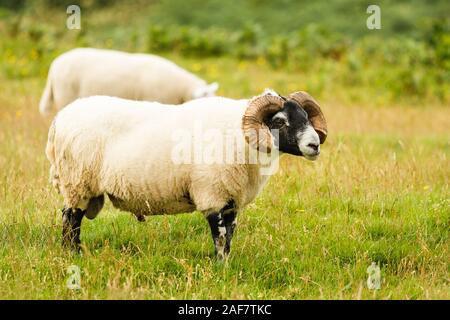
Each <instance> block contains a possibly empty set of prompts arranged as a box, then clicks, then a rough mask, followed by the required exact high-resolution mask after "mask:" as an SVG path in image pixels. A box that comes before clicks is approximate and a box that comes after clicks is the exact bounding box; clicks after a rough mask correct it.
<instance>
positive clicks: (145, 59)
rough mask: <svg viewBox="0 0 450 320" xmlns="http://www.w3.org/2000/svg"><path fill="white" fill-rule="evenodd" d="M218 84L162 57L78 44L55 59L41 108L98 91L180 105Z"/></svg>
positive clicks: (42, 110) (59, 105) (46, 110)
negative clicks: (205, 79)
mask: <svg viewBox="0 0 450 320" xmlns="http://www.w3.org/2000/svg"><path fill="white" fill-rule="evenodd" d="M217 89H218V84H217V83H216V82H214V83H211V84H209V85H208V84H207V83H206V82H205V81H204V80H202V79H200V78H198V77H197V76H195V75H194V74H192V73H190V72H188V71H186V70H184V69H182V68H181V67H179V66H177V65H176V64H175V63H173V62H171V61H169V60H166V59H164V58H162V57H158V56H155V55H149V54H138V53H133V54H132V53H126V52H120V51H114V50H101V49H93V48H78V49H73V50H70V51H68V52H66V53H64V54H62V55H60V56H59V57H57V58H56V59H55V60H54V61H53V62H52V64H51V66H50V69H49V73H48V78H47V84H46V86H45V89H44V92H43V94H42V97H41V101H40V103H39V111H40V113H41V114H42V115H48V114H50V112H51V110H52V107H54V108H56V110H60V109H62V108H63V107H65V106H66V105H67V104H69V103H70V102H72V101H74V100H76V99H77V98H81V97H89V96H95V95H107V96H114V97H120V98H125V99H131V100H145V101H157V102H161V103H167V104H180V103H183V102H186V101H189V100H191V99H196V98H201V97H206V96H213V95H214V94H215V92H216V90H217Z"/></svg>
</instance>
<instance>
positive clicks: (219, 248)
mask: <svg viewBox="0 0 450 320" xmlns="http://www.w3.org/2000/svg"><path fill="white" fill-rule="evenodd" d="M207 219H208V223H209V226H210V228H211V234H212V237H213V241H214V247H215V254H216V256H217V258H218V259H219V260H223V259H224V258H225V257H226V256H227V255H228V254H229V253H230V249H231V239H232V237H233V233H234V229H235V228H236V210H235V207H234V202H230V203H228V204H227V205H226V206H225V207H224V208H222V209H221V210H220V211H219V212H212V213H210V214H209V215H208V216H207Z"/></svg>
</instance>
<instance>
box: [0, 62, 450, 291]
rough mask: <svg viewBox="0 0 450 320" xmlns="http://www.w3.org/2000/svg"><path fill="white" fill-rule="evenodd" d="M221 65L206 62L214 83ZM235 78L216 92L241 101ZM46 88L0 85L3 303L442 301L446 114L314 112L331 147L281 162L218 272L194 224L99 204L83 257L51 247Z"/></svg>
mask: <svg viewBox="0 0 450 320" xmlns="http://www.w3.org/2000/svg"><path fill="white" fill-rule="evenodd" d="M179 59H180V61H183V60H182V59H181V58H179ZM184 63H185V64H187V65H189V64H191V63H192V61H184ZM211 63H212V61H211ZM230 63H231V62H230V61H228V60H225V61H221V60H217V59H214V66H215V67H216V68H218V72H220V73H223V74H224V73H225V69H228V68H229V66H230ZM237 63H238V62H236V64H237ZM205 64H206V65H208V61H206V62H205ZM253 67H254V66H252V65H251V64H250V66H249V70H252V69H253ZM255 69H258V70H259V72H264V71H267V72H269V70H264V68H263V69H261V67H260V66H259V67H258V68H256V67H255ZM234 70H236V71H235V72H234V73H233V74H234V75H233V76H231V77H230V78H227V77H225V79H226V81H224V83H223V87H222V93H223V94H225V95H230V96H237V95H240V94H243V95H249V94H250V91H249V90H246V89H242V88H240V89H236V88H238V87H239V86H238V84H239V82H240V81H241V79H252V78H253V77H252V74H251V73H248V72H243V71H242V72H240V71H239V68H237V67H236V66H235V68H234ZM269 82H270V81H269ZM269 84H270V83H269ZM43 85H44V82H43V79H28V80H17V81H11V80H8V81H5V80H4V81H2V83H1V87H2V89H3V90H2V91H1V93H0V127H1V131H0V166H1V168H2V170H1V183H0V186H1V190H0V194H1V201H0V219H1V227H0V242H1V243H2V244H3V245H2V246H1V247H0V297H1V298H282V299H284V298H383V299H384V298H449V297H450V296H449V290H448V280H449V279H448V257H449V242H448V227H449V219H450V209H449V207H450V201H449V190H448V178H449V169H450V166H449V161H448V157H449V152H450V146H449V131H448V128H449V127H450V119H449V118H448V109H447V108H446V107H440V106H429V107H428V108H408V107H406V106H393V107H386V108H376V109H375V108H361V107H359V106H353V107H352V106H341V105H339V104H338V103H336V102H334V101H322V104H323V109H324V112H325V114H326V116H327V118H328V120H329V126H330V137H329V140H327V143H326V144H325V145H324V146H323V152H322V155H321V158H320V159H319V160H318V161H317V162H314V163H311V162H308V161H306V160H303V159H299V158H295V157H291V156H285V157H284V158H283V159H282V162H281V170H280V172H279V173H278V174H277V175H276V176H274V177H272V179H271V180H270V183H269V185H268V186H267V187H266V189H265V190H264V192H263V193H262V194H261V195H260V197H259V198H258V199H257V201H256V202H255V203H254V204H252V205H251V206H250V207H249V208H248V209H247V210H245V211H244V212H243V214H242V215H241V217H240V219H239V226H238V232H237V234H236V236H235V241H234V247H233V252H232V256H231V258H230V259H229V261H228V262H227V263H226V264H219V263H217V262H216V261H215V260H214V259H213V255H212V253H213V247H212V241H211V239H210V234H209V229H208V226H207V223H206V221H204V219H203V217H202V216H201V215H200V214H198V213H196V214H190V215H188V214H186V215H179V216H162V217H152V218H150V219H148V221H147V222H146V223H144V224H141V223H138V222H136V221H135V219H134V218H133V217H132V216H131V215H129V214H127V213H123V212H119V211H117V210H115V209H113V208H112V207H111V206H110V205H108V206H107V208H106V210H104V211H103V212H102V214H101V215H100V216H99V217H98V218H97V219H96V220H94V221H84V223H83V231H82V239H83V242H84V244H85V245H86V253H85V255H84V256H82V257H80V256H73V255H70V254H68V253H67V252H64V251H63V250H62V249H61V248H60V240H61V239H60V233H61V225H60V224H61V221H60V218H61V215H60V212H59V209H60V207H61V199H60V198H59V196H57V195H56V194H55V192H54V190H52V188H51V187H50V185H49V183H48V181H47V178H48V163H47V161H46V159H45V156H44V152H43V150H44V145H45V142H46V133H47V127H48V122H47V121H46V120H43V119H41V117H40V116H39V114H38V112H37V103H38V99H39V95H40V92H41V89H42V87H43ZM287 85H288V83H285V84H283V83H281V84H279V85H277V87H279V88H283V87H284V86H287ZM372 261H375V262H377V263H379V264H380V266H381V272H382V279H383V282H382V288H381V290H379V291H371V290H368V289H367V287H366V284H365V281H366V279H367V274H366V268H367V267H368V266H369V265H370V263H371V262H372ZM72 264H75V265H78V266H79V267H80V268H81V270H82V275H81V285H82V289H81V290H80V291H71V290H68V289H67V288H66V280H67V273H66V269H67V267H68V266H70V265H72Z"/></svg>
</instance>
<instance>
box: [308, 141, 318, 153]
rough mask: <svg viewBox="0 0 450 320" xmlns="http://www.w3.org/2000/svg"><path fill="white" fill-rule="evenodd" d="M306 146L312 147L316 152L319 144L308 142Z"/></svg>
mask: <svg viewBox="0 0 450 320" xmlns="http://www.w3.org/2000/svg"><path fill="white" fill-rule="evenodd" d="M308 147H310V148H311V149H313V150H314V151H316V152H317V151H318V150H319V144H318V143H308Z"/></svg>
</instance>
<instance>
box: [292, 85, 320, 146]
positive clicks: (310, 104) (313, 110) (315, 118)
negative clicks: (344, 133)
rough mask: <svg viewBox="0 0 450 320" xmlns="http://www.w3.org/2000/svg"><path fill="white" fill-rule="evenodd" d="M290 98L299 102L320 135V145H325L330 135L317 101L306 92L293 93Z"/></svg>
mask: <svg viewBox="0 0 450 320" xmlns="http://www.w3.org/2000/svg"><path fill="white" fill-rule="evenodd" d="M288 98H289V99H291V100H294V101H295V102H297V103H298V104H299V105H300V106H301V107H302V108H303V109H304V110H305V111H306V113H307V114H308V118H309V121H311V124H312V126H313V127H314V130H316V132H317V134H318V135H319V138H320V143H321V144H322V143H324V142H325V139H326V138H327V135H328V129H327V121H326V120H325V117H324V116H323V113H322V110H320V107H319V104H318V103H317V101H316V100H314V98H313V97H311V96H310V95H309V94H308V93H306V92H304V91H298V92H294V93H291V94H290V95H289V97H288Z"/></svg>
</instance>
